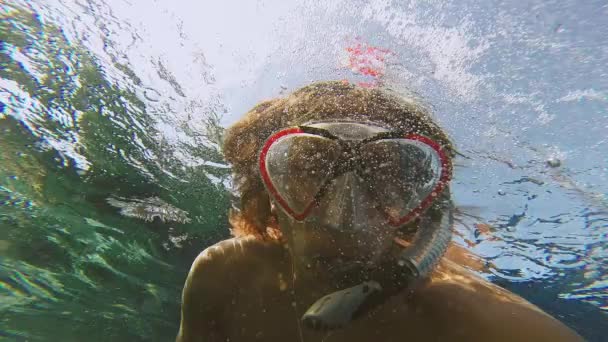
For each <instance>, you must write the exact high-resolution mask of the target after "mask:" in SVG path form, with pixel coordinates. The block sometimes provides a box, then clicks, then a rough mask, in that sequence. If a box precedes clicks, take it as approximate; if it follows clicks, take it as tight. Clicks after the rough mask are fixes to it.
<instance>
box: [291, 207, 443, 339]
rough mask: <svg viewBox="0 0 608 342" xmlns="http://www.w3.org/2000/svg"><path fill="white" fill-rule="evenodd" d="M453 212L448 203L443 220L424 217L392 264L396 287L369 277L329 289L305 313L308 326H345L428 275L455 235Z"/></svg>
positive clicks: (336, 327)
mask: <svg viewBox="0 0 608 342" xmlns="http://www.w3.org/2000/svg"><path fill="white" fill-rule="evenodd" d="M453 215H454V212H453V208H452V205H451V203H449V204H448V208H447V210H445V211H444V212H443V215H442V217H441V221H440V222H432V221H431V219H430V218H428V217H425V218H423V219H422V221H421V227H420V228H419V229H418V232H417V233H416V235H415V236H414V239H413V241H412V244H411V245H410V246H409V247H407V248H406V249H405V251H403V253H402V254H401V255H400V256H399V258H398V259H397V261H396V265H392V267H389V269H390V270H391V271H394V273H393V274H391V277H389V278H393V280H394V281H395V283H397V284H398V286H397V287H396V288H394V289H392V291H389V290H388V288H383V287H382V285H381V284H380V283H379V282H378V281H375V280H369V281H365V282H362V283H361V284H359V285H356V286H353V287H350V288H346V289H343V290H339V291H336V292H333V293H330V294H328V295H326V296H324V297H322V298H320V299H319V300H317V301H316V302H315V303H314V304H313V305H312V306H311V307H310V308H309V309H308V310H307V311H306V313H304V315H303V316H302V321H303V322H304V324H305V326H306V327H308V328H310V329H313V330H330V329H338V328H342V327H344V326H345V325H346V324H348V323H349V322H351V321H352V320H354V319H355V318H357V317H360V316H362V315H363V314H365V313H366V312H369V311H370V310H371V309H373V308H374V307H376V306H378V305H379V304H381V303H382V302H384V301H385V300H386V299H388V298H389V297H390V296H391V295H394V294H396V293H398V292H399V291H400V290H402V289H404V288H406V287H407V286H409V285H410V284H412V283H414V282H415V281H416V280H417V279H422V278H424V277H426V276H428V275H429V273H430V272H431V271H432V270H433V269H434V268H435V266H436V265H437V263H438V262H439V260H440V259H441V257H442V256H443V254H444V253H445V251H446V250H447V248H448V245H449V243H450V240H451V238H452V223H453V220H454V216H453ZM395 267H396V268H395ZM380 272H386V270H380ZM389 272H390V271H389ZM395 278H396V279H395Z"/></svg>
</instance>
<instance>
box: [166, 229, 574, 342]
mask: <svg viewBox="0 0 608 342" xmlns="http://www.w3.org/2000/svg"><path fill="white" fill-rule="evenodd" d="M450 259H452V260H457V261H458V262H459V263H463V260H466V259H467V258H466V257H464V256H463V251H462V250H459V249H458V248H451V249H450V250H448V253H447V254H446V257H444V258H443V260H442V261H441V262H440V264H439V266H438V267H437V268H436V269H435V271H434V272H433V273H432V275H431V277H430V279H428V280H427V281H425V282H424V283H422V284H420V285H419V286H418V287H416V289H414V290H404V291H403V293H401V294H399V295H397V296H394V297H392V298H391V299H389V300H388V301H387V302H386V303H384V304H383V305H382V306H380V307H378V308H376V309H375V310H373V311H372V312H370V313H369V314H367V315H366V316H364V317H361V318H360V319H358V320H355V321H353V322H352V323H351V324H349V325H348V326H347V327H346V328H344V329H341V330H335V331H332V332H317V331H311V330H308V329H307V328H305V327H304V326H300V325H299V320H300V317H302V314H303V313H304V311H306V309H307V308H308V307H309V306H310V305H311V304H312V303H313V302H314V301H315V300H317V299H318V298H320V297H321V296H323V295H325V294H327V293H328V291H330V290H331V287H328V286H327V284H328V282H327V279H326V278H324V277H323V273H322V272H312V271H311V270H308V271H311V272H305V270H303V269H302V270H300V269H299V266H297V265H295V264H294V263H292V259H291V257H290V255H289V252H288V250H287V248H285V247H284V246H283V245H281V244H279V243H278V242H263V241H260V240H257V239H255V238H254V237H241V238H233V239H229V240H225V241H222V242H219V243H217V244H216V245H214V246H212V247H209V248H207V249H206V250H205V251H203V252H202V253H201V254H200V255H199V256H198V257H197V258H196V260H195V261H194V263H193V265H192V268H191V270H190V274H189V275H188V279H187V280H186V284H185V287H184V291H183V298H182V321H181V326H180V331H179V335H178V337H177V341H178V342H190V341H207V342H214V341H269V342H273V341H280V342H284V341H327V342H331V341H349V342H357V341H366V342H367V341H386V342H390V341H582V338H581V337H580V336H578V335H577V334H576V333H575V332H573V331H572V330H570V329H569V328H568V327H566V326H565V325H564V324H562V323H561V322H559V321H557V320H556V319H554V318H552V317H551V316H549V315H547V314H546V313H544V312H543V311H541V310H540V309H539V308H537V307H536V306H534V305H532V304H531V303H529V302H527V301H525V300H524V299H522V298H521V297H519V296H516V295H514V294H512V293H510V292H508V291H506V290H504V289H502V288H500V287H498V286H496V285H493V284H491V283H489V282H487V281H485V280H483V279H481V278H479V277H477V276H475V275H474V274H472V273H471V272H470V271H468V270H466V269H465V268H463V267H462V266H460V265H458V264H456V263H455V262H453V261H451V260H450ZM473 265H476V264H473ZM294 273H295V274H298V277H297V278H296V279H294V277H293V276H292V275H293V274H294ZM307 274H309V275H307Z"/></svg>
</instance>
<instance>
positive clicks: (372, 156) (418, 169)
mask: <svg viewBox="0 0 608 342" xmlns="http://www.w3.org/2000/svg"><path fill="white" fill-rule="evenodd" d="M361 154H362V156H363V160H364V163H363V164H362V166H361V168H360V170H359V172H360V173H361V176H362V177H363V178H364V179H366V180H367V184H368V190H369V193H370V196H372V197H373V198H375V199H376V202H377V203H378V206H379V207H380V208H382V210H384V212H385V213H386V214H387V215H388V216H389V219H390V221H391V222H395V223H396V222H399V223H400V224H403V223H405V222H406V221H409V219H406V217H408V216H409V215H410V213H412V211H414V209H416V208H418V207H420V206H421V204H422V203H423V201H425V200H426V199H427V198H429V197H430V196H432V194H433V191H436V189H437V186H438V184H439V182H440V177H441V175H442V169H441V159H440V156H439V155H438V153H437V152H436V151H435V150H434V149H433V148H432V147H431V146H429V145H427V144H425V143H423V142H420V141H416V140H410V139H385V140H379V141H375V142H371V143H368V144H366V145H364V146H362V149H361Z"/></svg>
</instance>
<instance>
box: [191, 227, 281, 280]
mask: <svg viewBox="0 0 608 342" xmlns="http://www.w3.org/2000/svg"><path fill="white" fill-rule="evenodd" d="M285 256H286V252H285V248H284V247H283V245H282V244H281V243H279V242H277V241H264V240H261V239H258V238H256V237H254V236H241V237H234V238H231V239H226V240H222V241H219V242H217V243H215V244H214V245H212V246H209V247H207V248H206V249H204V250H203V251H202V252H201V253H200V254H199V255H198V256H197V257H196V259H195V260H194V262H193V263H192V267H191V269H190V273H191V274H193V273H199V272H206V271H210V270H212V269H217V268H218V267H220V268H224V269H226V270H229V269H230V268H234V267H239V268H240V267H244V266H247V265H249V266H256V265H258V266H264V265H268V266H270V265H272V264H276V263H279V262H282V261H283V260H284V259H285Z"/></svg>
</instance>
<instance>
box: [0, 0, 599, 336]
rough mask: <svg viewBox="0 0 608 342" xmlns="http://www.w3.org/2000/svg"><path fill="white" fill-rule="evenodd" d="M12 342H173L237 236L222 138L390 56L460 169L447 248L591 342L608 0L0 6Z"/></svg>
mask: <svg viewBox="0 0 608 342" xmlns="http://www.w3.org/2000/svg"><path fill="white" fill-rule="evenodd" d="M0 6H1V8H2V11H1V12H0V16H1V17H2V18H1V21H0V44H1V45H0V66H1V68H0V205H1V206H0V227H1V229H0V255H2V258H1V259H0V296H1V298H2V300H1V301H0V313H1V314H0V317H1V320H0V336H2V337H4V338H6V339H7V340H15V341H25V340H28V341H56V340H62V341H81V340H82V336H87V340H90V341H107V340H116V341H156V340H158V341H166V340H171V339H173V338H174V336H175V334H176V332H177V327H178V324H179V300H180V291H181V288H182V286H183V281H184V278H185V275H186V274H187V271H188V268H189V266H190V263H191V261H192V260H193V258H194V256H195V255H196V254H198V252H199V251H200V250H202V249H203V248H204V247H205V246H207V245H209V244H211V243H213V242H215V241H218V240H219V239H222V238H225V237H227V236H228V233H229V232H228V229H227V227H228V223H227V219H226V213H227V210H228V208H230V206H231V199H233V197H234V195H233V187H232V181H231V179H230V169H229V165H227V164H226V163H225V162H224V161H223V158H222V156H221V152H220V148H219V144H220V142H221V136H222V133H223V130H224V127H226V126H227V125H229V124H231V123H233V122H235V121H236V120H237V119H238V118H239V117H240V116H241V115H242V114H243V113H244V112H245V111H246V110H248V109H249V108H251V107H252V106H253V105H254V104H255V103H257V102H259V101H261V100H263V99H268V98H272V97H276V96H280V95H282V94H286V93H289V92H290V91H292V90H294V89H297V88H298V87H300V86H303V85H305V84H308V83H310V82H312V81H317V80H326V79H346V80H349V81H352V82H361V81H362V82H369V81H374V80H373V79H370V77H369V76H366V75H363V74H361V73H360V72H358V71H357V70H355V69H354V68H352V67H351V66H349V65H348V63H347V62H346V61H347V60H348V57H349V56H348V52H347V47H349V46H353V44H357V43H364V44H368V45H369V46H376V47H381V48H383V49H387V50H390V52H391V53H390V54H388V55H387V56H386V58H387V59H386V61H385V62H383V63H384V64H383V65H382V68H383V70H384V75H383V76H382V82H383V84H384V85H385V86H387V87H390V88H392V89H394V90H396V91H399V92H404V93H405V92H414V93H415V94H417V96H419V97H421V98H423V99H424V101H425V102H427V103H428V104H430V105H431V106H432V107H433V110H434V112H435V118H436V120H437V121H438V122H439V123H440V124H441V126H442V127H444V128H445V129H446V130H447V131H448V133H449V134H450V136H451V137H452V139H453V140H454V141H455V143H456V146H457V148H458V150H459V151H460V152H461V154H462V155H463V156H462V157H460V158H459V159H458V160H457V164H458V166H457V168H456V176H455V179H454V181H453V189H454V190H453V192H454V195H455V200H456V204H457V205H458V206H459V209H460V211H461V212H462V215H460V219H459V222H458V223H457V226H456V230H457V232H458V233H459V234H458V236H456V237H455V240H456V242H457V243H459V244H461V245H463V246H465V247H466V248H468V249H469V250H470V251H471V252H473V253H475V254H477V255H479V256H481V257H483V258H484V259H486V260H487V261H489V262H490V263H491V265H492V267H491V268H490V270H489V271H488V272H487V273H483V274H481V275H482V276H484V277H486V278H487V279H490V280H491V281H493V282H495V283H497V284H500V285H501V286H504V287H506V288H508V289H510V290H512V291H513V292H515V293H518V294H520V295H522V296H523V297H524V298H526V299H527V300H529V301H531V302H532V303H534V304H537V305H538V306H540V307H541V308H542V309H544V310H545V311H547V312H549V313H550V314H552V315H553V316H555V317H557V318H559V319H560V320H562V321H563V322H565V323H566V324H568V325H569V326H571V327H572V328H574V329H575V330H576V331H578V332H579V333H580V334H581V335H583V336H584V337H586V338H587V339H588V340H590V341H601V340H603V339H605V337H604V335H605V334H603V333H604V332H606V331H608V295H607V293H608V290H607V289H608V267H607V266H606V265H608V262H607V260H606V259H607V256H608V244H607V242H606V238H607V233H608V198H607V196H608V182H607V178H608V153H607V152H606V151H608V146H607V145H608V144H607V142H606V140H607V139H606V132H607V129H608V109H607V105H608V67H607V66H608V21H606V17H607V16H608V5H606V3H605V2H600V1H587V2H585V3H580V2H575V1H535V2H526V3H518V2H499V1H486V2H483V3H478V2H473V1H447V2H428V1H405V2H399V3H393V2H390V1H380V0H378V1H365V2H363V1H355V2H352V1H331V2H322V3H318V2H314V1H278V0H277V1H257V2H246V3H243V2H237V1H228V2H222V4H212V5H210V4H208V3H204V4H203V3H202V2H188V1H177V2H176V1H154V3H153V5H151V4H148V3H141V4H140V3H138V2H129V1H121V0H112V1H100V0H79V1H68V0H66V1H50V0H49V1H41V0H36V1H22V0H18V1H11V2H0Z"/></svg>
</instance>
